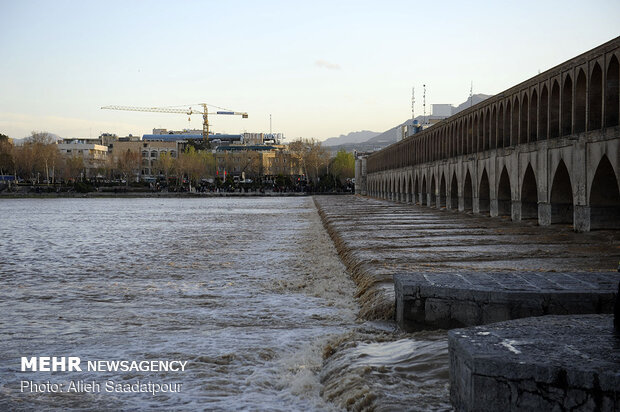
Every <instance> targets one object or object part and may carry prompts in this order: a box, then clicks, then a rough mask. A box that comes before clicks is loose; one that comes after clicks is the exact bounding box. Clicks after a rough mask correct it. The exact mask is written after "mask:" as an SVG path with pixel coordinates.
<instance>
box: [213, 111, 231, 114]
mask: <svg viewBox="0 0 620 412" xmlns="http://www.w3.org/2000/svg"><path fill="white" fill-rule="evenodd" d="M216 113H217V114H235V112H223V111H219V112H216Z"/></svg>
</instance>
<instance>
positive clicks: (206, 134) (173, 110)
mask: <svg viewBox="0 0 620 412" xmlns="http://www.w3.org/2000/svg"><path fill="white" fill-rule="evenodd" d="M199 105H200V106H202V111H201V110H196V109H193V108H192V107H191V106H190V107H189V108H188V109H181V108H174V107H133V106H103V107H102V109H107V110H129V111H133V112H156V113H181V114H186V115H188V116H191V115H193V114H201V115H202V119H203V122H202V140H203V141H204V142H206V141H207V139H209V115H210V114H227V115H238V116H241V117H242V118H243V119H247V118H248V114H247V113H246V112H233V111H232V110H227V109H223V108H221V107H217V106H212V107H216V108H218V109H221V110H218V111H216V112H209V110H208V109H207V106H211V105H207V104H206V103H200V104H199Z"/></svg>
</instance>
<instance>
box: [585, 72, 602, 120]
mask: <svg viewBox="0 0 620 412" xmlns="http://www.w3.org/2000/svg"><path fill="white" fill-rule="evenodd" d="M602 118H603V72H602V70H601V66H600V65H599V64H598V62H597V63H594V67H593V68H592V72H591V73H590V88H589V90H588V130H596V129H600V128H601V124H602V122H601V119H602Z"/></svg>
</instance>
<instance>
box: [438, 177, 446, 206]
mask: <svg viewBox="0 0 620 412" xmlns="http://www.w3.org/2000/svg"><path fill="white" fill-rule="evenodd" d="M439 207H446V177H445V175H444V174H443V173H442V174H441V183H440V184H439Z"/></svg>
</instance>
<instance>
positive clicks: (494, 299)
mask: <svg viewBox="0 0 620 412" xmlns="http://www.w3.org/2000/svg"><path fill="white" fill-rule="evenodd" d="M619 280H620V274H619V273H614V272H610V273H555V272H504V273H480V272H473V273H406V274H397V275H394V290H395V294H396V321H397V322H398V324H399V326H400V327H401V328H403V329H405V330H409V331H410V330H416V329H432V328H446V329H449V328H454V327H464V326H475V325H483V324H488V323H493V322H500V321H504V320H510V319H518V318H524V317H529V316H542V315H569V314H588V313H613V310H614V301H615V296H616V294H617V287H618V281H619Z"/></svg>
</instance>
